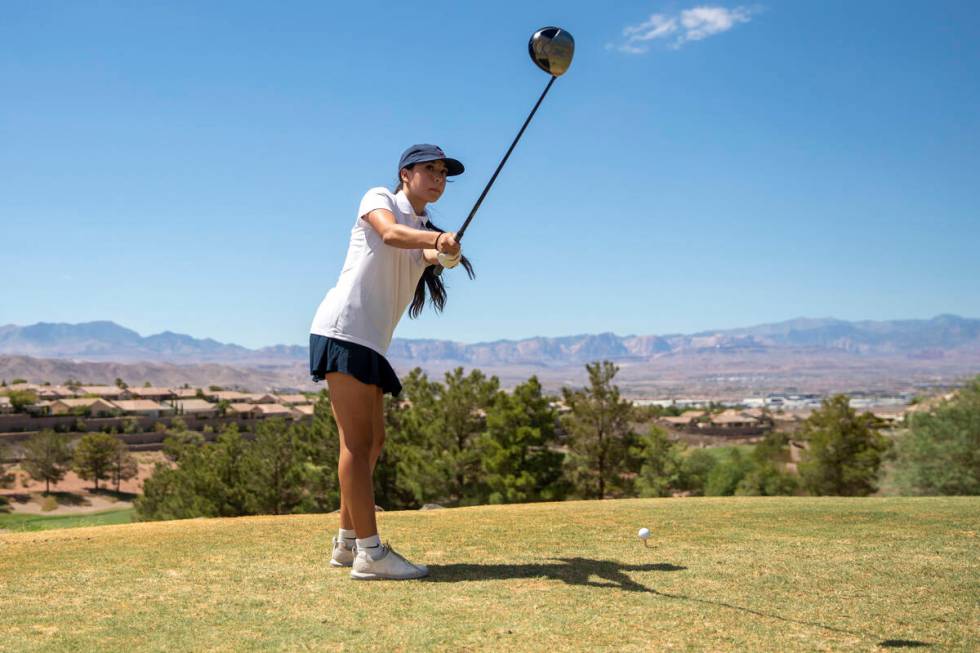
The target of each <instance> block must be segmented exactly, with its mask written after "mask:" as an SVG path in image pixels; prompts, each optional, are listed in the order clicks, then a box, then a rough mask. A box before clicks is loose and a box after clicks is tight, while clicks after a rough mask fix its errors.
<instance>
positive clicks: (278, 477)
mask: <svg viewBox="0 0 980 653" xmlns="http://www.w3.org/2000/svg"><path fill="white" fill-rule="evenodd" d="M249 448H250V451H249V458H250V461H251V464H250V468H251V469H250V471H251V474H250V483H251V485H252V487H253V488H254V490H253V491H254V495H255V506H254V508H255V510H256V512H258V513H260V514H273V515H285V514H289V513H291V512H293V510H294V509H295V508H296V507H297V506H299V505H300V504H301V503H302V501H303V498H304V495H305V494H306V484H307V477H308V475H309V470H308V467H307V465H306V458H305V456H304V454H305V451H304V448H303V440H302V438H301V436H300V433H299V427H296V426H288V425H287V424H286V422H285V420H283V419H282V418H278V417H277V418H273V419H268V420H262V421H261V422H259V424H258V425H257V426H256V428H255V440H254V441H253V442H252V443H251V446H250V447H249Z"/></svg>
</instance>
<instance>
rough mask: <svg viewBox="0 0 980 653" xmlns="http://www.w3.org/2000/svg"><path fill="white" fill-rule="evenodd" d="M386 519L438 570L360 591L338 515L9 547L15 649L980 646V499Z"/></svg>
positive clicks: (161, 525) (390, 529) (98, 534)
mask: <svg viewBox="0 0 980 653" xmlns="http://www.w3.org/2000/svg"><path fill="white" fill-rule="evenodd" d="M379 519H380V525H381V531H382V536H383V537H385V538H390V539H391V541H392V543H393V544H394V545H395V546H396V548H398V549H399V550H401V551H403V553H405V554H406V555H407V556H408V557H409V558H410V559H414V560H417V561H419V562H424V563H426V564H428V565H429V567H430V570H431V576H430V578H428V579H423V580H419V581H408V582H400V583H399V582H360V583H359V582H355V581H352V580H350V578H349V577H348V574H347V571H346V570H343V569H334V568H331V567H330V566H329V565H328V564H327V561H328V557H329V537H330V535H331V534H332V533H333V532H334V529H335V528H336V527H337V525H338V523H337V516H336V515H295V516H287V517H250V518H240V519H214V520H203V519H202V520H189V521H181V522H155V523H136V524H128V525H121V526H106V527H100V528H88V529H86V528H76V529H71V530H59V531H46V532H43V533H17V534H12V533H7V534H2V535H0V615H3V619H2V623H3V636H2V637H0V650H23V651H41V650H43V651H75V650H82V651H89V650H106V651H135V650H139V651H147V650H148V651H175V650H177V651H179V650H184V651H203V650H218V651H240V650H269V651H276V650H307V649H312V650H345V651H360V650H379V651H430V650H436V651H478V650H479V651H525V650H528V651H564V650H585V651H590V652H593V651H661V650H668V649H672V650H678V649H679V650H692V651H702V650H711V651H790V650H792V651H797V650H805V651H813V650H833V651H870V650H892V645H894V644H899V643H904V645H906V646H911V645H913V644H915V643H921V644H927V645H929V646H930V648H931V650H962V651H969V650H977V649H978V648H980V639H978V632H980V623H978V614H980V613H978V610H977V596H978V588H980V563H978V559H980V556H978V552H980V547H978V540H977V531H978V530H980V499H977V498H869V499H843V498H799V497H778V498H776V497H774V498H754V497H753V498H750V497H744V498H742V497H737V498H730V497H725V498H697V499H693V498H691V499H632V500H624V501H593V502H567V503H560V504H529V505H516V506H482V507H475V508H462V509H455V510H434V511H428V512H386V513H382V514H380V516H379ZM640 526H647V527H650V528H651V529H652V530H653V537H652V538H651V546H650V547H649V548H644V547H643V546H642V544H641V543H640V541H639V540H638V539H637V537H636V531H637V529H638V528H639V527H640ZM882 645H886V646H885V647H884V648H883V647H882Z"/></svg>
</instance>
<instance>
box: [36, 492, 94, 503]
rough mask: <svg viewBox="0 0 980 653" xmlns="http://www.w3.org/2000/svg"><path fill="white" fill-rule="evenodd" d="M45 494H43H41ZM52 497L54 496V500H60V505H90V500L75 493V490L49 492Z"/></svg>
mask: <svg viewBox="0 0 980 653" xmlns="http://www.w3.org/2000/svg"><path fill="white" fill-rule="evenodd" d="M41 496H42V497H43V496H44V495H43V494H42V495H41ZM48 496H50V497H54V500H55V501H57V502H58V505H59V506H87V505H89V500H88V499H87V498H85V497H83V496H82V495H81V494H75V493H74V492H51V493H50V494H48Z"/></svg>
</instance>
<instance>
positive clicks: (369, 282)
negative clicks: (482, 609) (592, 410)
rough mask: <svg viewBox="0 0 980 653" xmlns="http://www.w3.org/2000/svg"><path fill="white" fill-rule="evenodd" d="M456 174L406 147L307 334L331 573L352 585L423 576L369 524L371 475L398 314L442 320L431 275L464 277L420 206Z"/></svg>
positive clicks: (453, 250)
mask: <svg viewBox="0 0 980 653" xmlns="http://www.w3.org/2000/svg"><path fill="white" fill-rule="evenodd" d="M462 172H463V164H462V163H460V162H459V161H457V160H456V159H451V158H449V157H447V156H446V155H445V153H444V152H443V151H442V150H441V149H440V148H438V147H436V146H435V145H413V146H412V147H410V148H408V149H407V150H405V152H404V153H403V154H402V157H401V160H400V161H399V163H398V178H399V184H398V187H397V188H396V189H395V192H394V193H392V192H391V191H389V190H388V189H386V188H372V189H371V190H369V191H368V192H367V194H365V195H364V198H363V199H362V200H361V205H360V208H359V209H358V211H357V219H356V220H355V223H354V228H353V229H352V230H351V238H350V246H349V248H348V250H347V259H346V260H345V261H344V267H343V269H342V270H341V272H340V278H339V279H338V280H337V285H336V286H334V287H333V288H331V289H330V291H329V292H327V295H326V297H325V298H324V299H323V302H321V303H320V307H319V308H318V309H317V312H316V317H314V318H313V325H312V326H311V327H310V373H311V374H312V375H313V380H314V381H320V380H323V379H326V381H327V386H328V387H329V389H330V404H331V406H332V408H333V414H334V417H335V418H336V419H337V426H338V428H339V430H340V465H339V470H338V472H339V473H338V475H339V477H340V495H341V499H340V533H339V534H338V535H337V536H336V537H334V538H333V557H332V559H331V560H330V564H332V565H334V566H335V567H353V569H352V570H351V577H352V578H356V579H379V578H388V579H407V578H420V577H422V576H425V575H427V574H428V573H429V572H428V569H426V567H425V566H423V565H417V564H412V563H411V562H409V561H408V560H406V559H405V558H404V557H402V556H401V555H399V554H398V553H396V552H395V551H394V549H392V548H391V547H390V546H388V545H387V544H382V543H381V539H380V537H379V536H378V525H377V522H376V520H375V515H374V482H373V480H372V474H373V472H374V465H375V463H376V462H377V460H378V457H379V456H380V455H381V447H382V445H384V441H385V425H384V412H383V407H384V403H383V399H382V397H383V394H384V393H386V392H387V393H390V394H392V395H394V396H398V394H399V393H400V392H401V383H399V381H398V377H397V376H396V375H395V372H394V370H393V369H392V368H391V365H389V364H388V361H387V360H386V359H385V354H386V352H387V351H388V345H389V344H390V343H391V336H392V333H393V332H394V330H395V325H397V324H398V321H399V319H401V316H402V313H404V312H405V308H406V307H408V306H409V304H411V308H410V309H409V314H410V315H411V316H412V317H417V316H418V315H419V314H420V313H421V312H422V308H423V307H424V306H425V296H426V288H428V290H429V294H430V295H431V301H432V304H433V305H434V306H435V307H436V309H437V310H442V307H443V305H444V304H445V301H446V292H445V287H444V286H443V283H442V280H441V278H440V277H439V276H438V275H436V274H435V268H434V267H433V266H436V265H442V266H443V267H447V268H452V267H455V266H456V265H458V264H459V263H460V262H462V263H463V266H464V267H465V268H466V271H467V272H468V273H469V274H470V276H471V277H472V275H473V269H472V267H471V266H470V264H469V261H467V260H466V259H465V258H464V257H463V256H462V253H461V251H460V246H459V244H458V243H457V242H456V238H455V234H452V233H446V232H442V231H440V230H439V229H438V227H436V226H435V225H433V224H432V223H431V222H429V214H428V213H427V212H426V210H425V206H426V204H429V203H431V202H435V201H436V200H438V199H439V198H440V197H441V196H442V193H443V191H444V190H445V189H446V177H451V176H453V175H459V174H462Z"/></svg>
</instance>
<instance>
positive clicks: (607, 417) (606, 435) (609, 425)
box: [562, 361, 635, 499]
mask: <svg viewBox="0 0 980 653" xmlns="http://www.w3.org/2000/svg"><path fill="white" fill-rule="evenodd" d="M586 370H587V371H588V374H589V385H588V387H586V388H585V389H583V390H571V389H569V388H562V396H563V400H564V402H565V405H566V406H568V408H570V409H571V411H570V412H569V413H568V414H567V415H565V416H564V418H563V419H562V423H563V425H564V427H565V430H566V431H567V432H568V437H569V442H568V447H569V454H568V456H567V457H566V459H565V470H566V474H567V477H568V479H569V481H570V482H571V484H572V486H573V487H574V488H575V492H576V493H577V494H578V495H579V496H581V497H583V498H590V499H591V498H598V499H605V498H606V497H607V496H610V493H611V492H615V491H616V490H620V491H621V490H622V488H623V485H624V483H623V476H622V475H623V473H624V472H626V471H628V462H629V461H628V453H629V447H630V445H631V444H632V443H633V440H634V438H635V435H634V433H633V431H632V429H631V427H630V417H631V416H632V404H631V403H630V402H629V401H626V400H624V399H622V398H621V397H620V394H619V388H618V387H616V386H615V385H613V383H612V380H613V378H614V377H615V376H616V373H617V372H618V371H619V368H618V367H617V366H616V365H615V364H613V363H612V362H611V361H602V362H601V363H599V362H596V363H590V364H588V365H586Z"/></svg>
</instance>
